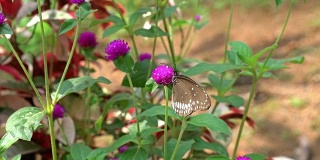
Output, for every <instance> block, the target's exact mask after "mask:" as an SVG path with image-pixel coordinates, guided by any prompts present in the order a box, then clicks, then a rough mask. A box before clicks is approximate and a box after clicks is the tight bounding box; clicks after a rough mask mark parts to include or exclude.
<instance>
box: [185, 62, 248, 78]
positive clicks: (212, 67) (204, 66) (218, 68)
mask: <svg viewBox="0 0 320 160" xmlns="http://www.w3.org/2000/svg"><path fill="white" fill-rule="evenodd" d="M242 68H244V66H243V65H235V64H230V63H223V64H210V63H199V64H197V65H195V66H194V67H192V68H189V69H188V70H186V71H185V72H184V75H185V76H193V75H197V74H201V73H203V72H207V71H213V72H217V73H223V72H225V71H229V70H234V69H242Z"/></svg>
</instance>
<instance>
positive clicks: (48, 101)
mask: <svg viewBox="0 0 320 160" xmlns="http://www.w3.org/2000/svg"><path fill="white" fill-rule="evenodd" d="M37 5H38V14H39V19H40V29H41V40H42V54H43V64H44V83H45V91H46V102H47V104H46V107H49V106H50V101H51V99H50V90H49V85H50V84H49V76H48V62H47V51H46V45H45V38H44V29H43V20H42V11H41V3H40V0H37Z"/></svg>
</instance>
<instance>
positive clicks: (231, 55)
mask: <svg viewBox="0 0 320 160" xmlns="http://www.w3.org/2000/svg"><path fill="white" fill-rule="evenodd" d="M227 56H228V60H229V62H230V63H231V64H236V65H241V63H242V62H241V60H240V58H239V56H238V54H237V52H235V51H232V50H229V51H227Z"/></svg>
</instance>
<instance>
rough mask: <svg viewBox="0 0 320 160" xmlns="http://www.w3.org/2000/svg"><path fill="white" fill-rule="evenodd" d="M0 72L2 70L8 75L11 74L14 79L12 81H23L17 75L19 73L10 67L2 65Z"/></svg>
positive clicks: (19, 75)
mask: <svg viewBox="0 0 320 160" xmlns="http://www.w3.org/2000/svg"><path fill="white" fill-rule="evenodd" d="M0 70H3V71H5V72H7V73H8V74H11V75H12V76H13V77H14V79H16V80H18V81H22V79H23V78H22V76H21V74H20V73H19V71H18V70H17V69H15V68H14V67H12V66H9V65H3V66H0Z"/></svg>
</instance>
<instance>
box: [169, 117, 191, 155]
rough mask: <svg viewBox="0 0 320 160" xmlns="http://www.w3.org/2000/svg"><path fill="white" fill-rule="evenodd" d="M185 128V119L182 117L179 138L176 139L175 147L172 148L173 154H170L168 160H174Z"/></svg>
mask: <svg viewBox="0 0 320 160" xmlns="http://www.w3.org/2000/svg"><path fill="white" fill-rule="evenodd" d="M186 127H187V117H183V121H182V125H181V130H180V133H179V137H178V140H177V144H176V146H175V147H174V150H173V153H172V155H171V158H170V160H174V157H175V156H176V153H177V151H178V148H179V144H180V141H181V138H182V135H183V132H184V130H185V129H186Z"/></svg>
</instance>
